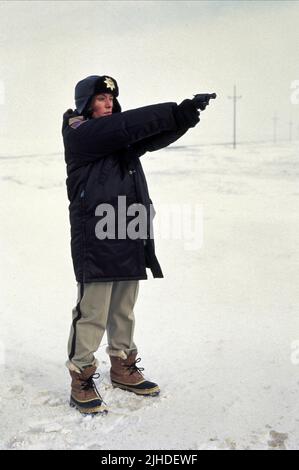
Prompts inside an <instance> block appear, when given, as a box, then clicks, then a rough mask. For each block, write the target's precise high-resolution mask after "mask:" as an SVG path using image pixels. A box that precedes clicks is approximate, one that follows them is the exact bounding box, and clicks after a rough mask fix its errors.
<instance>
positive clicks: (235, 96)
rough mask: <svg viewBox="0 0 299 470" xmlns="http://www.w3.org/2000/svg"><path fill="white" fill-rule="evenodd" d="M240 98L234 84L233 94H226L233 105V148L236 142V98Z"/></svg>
mask: <svg viewBox="0 0 299 470" xmlns="http://www.w3.org/2000/svg"><path fill="white" fill-rule="evenodd" d="M240 98H242V96H241V95H240V96H237V92H236V85H234V96H228V99H230V100H233V106H234V143H233V145H234V149H235V148H236V142H237V138H236V133H237V131H236V127H237V100H238V99H240Z"/></svg>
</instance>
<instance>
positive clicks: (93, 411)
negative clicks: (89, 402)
mask: <svg viewBox="0 0 299 470" xmlns="http://www.w3.org/2000/svg"><path fill="white" fill-rule="evenodd" d="M70 407H71V408H76V409H77V410H78V411H80V413H81V414H83V415H97V414H102V415H105V414H107V413H108V409H107V408H106V407H105V406H104V405H103V406H96V407H94V408H81V407H80V406H79V405H77V403H75V402H74V401H73V400H72V399H70Z"/></svg>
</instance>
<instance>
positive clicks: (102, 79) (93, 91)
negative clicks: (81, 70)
mask: <svg viewBox="0 0 299 470" xmlns="http://www.w3.org/2000/svg"><path fill="white" fill-rule="evenodd" d="M100 93H111V94H112V95H113V96H114V104H113V109H112V112H113V113H120V112H121V106H120V104H119V102H118V100H117V99H116V97H117V96H118V94H119V89H118V84H117V81H116V80H115V79H114V78H112V77H110V76H109V75H102V76H100V75H90V76H89V77H86V78H84V79H83V80H80V82H78V83H77V85H76V87H75V103H76V109H77V111H78V113H79V114H82V115H84V116H88V115H89V114H90V110H89V106H90V104H91V100H92V98H93V96H94V95H97V94H100Z"/></svg>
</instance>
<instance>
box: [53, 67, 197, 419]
mask: <svg viewBox="0 0 299 470" xmlns="http://www.w3.org/2000/svg"><path fill="white" fill-rule="evenodd" d="M118 95H119V89H118V84H117V82H116V80H115V79H114V78H112V77H110V76H108V75H103V76H98V75H92V76H89V77H87V78H85V79H83V80H81V81H80V82H79V83H77V85H76V87H75V103H76V109H75V110H74V111H73V110H72V109H69V110H67V111H66V112H65V113H64V116H63V126H62V134H63V141H64V147H65V161H66V165H67V180H66V185H67V193H68V198H69V201H70V204H69V214H70V225H71V252H72V259H73V266H74V272H75V276H76V281H77V287H78V299H77V305H76V306H75V307H74V309H73V322H72V326H71V331H70V336H69V341H68V357H69V360H68V361H67V367H68V368H69V371H70V375H71V378H72V385H71V399H70V404H71V406H74V407H76V408H77V409H78V410H79V411H80V412H82V413H100V412H107V407H106V406H105V404H104V403H103V400H102V397H101V395H100V394H99V392H98V391H97V389H96V387H95V384H94V378H96V377H97V376H98V374H97V375H95V371H96V369H97V366H98V363H97V360H96V359H95V357H94V352H95V351H97V349H98V348H99V346H100V343H101V340H102V337H103V335H104V332H105V331H107V338H108V347H107V349H106V351H107V353H108V354H109V357H110V361H111V369H110V376H111V382H112V385H113V386H114V387H118V388H121V389H124V390H129V391H131V392H134V393H136V394H138V395H149V396H156V395H158V394H159V392H160V389H159V386H158V385H157V384H156V383H153V382H151V381H149V380H146V379H145V378H144V376H143V374H142V370H143V368H139V367H138V366H137V363H138V362H139V361H140V358H138V359H136V357H137V346H136V344H135V343H134V338H133V335H134V325H135V318H134V305H135V302H136V299H137V296H138V291H139V281H140V280H141V279H147V273H146V268H149V269H150V270H151V272H152V275H153V277H157V278H162V277H163V273H162V270H161V267H160V264H159V262H158V260H157V257H156V254H155V245H154V239H153V230H152V218H153V215H154V210H153V206H152V201H151V199H150V197H149V193H148V187H147V183H146V179H145V175H144V173H143V169H142V166H141V163H140V157H141V156H142V155H144V154H145V153H146V152H147V151H155V150H158V149H160V148H163V147H166V146H167V145H169V144H170V143H172V142H174V141H176V140H177V139H179V138H180V137H181V136H182V135H183V134H185V132H186V131H187V130H188V129H189V128H190V127H194V126H195V125H196V124H197V123H198V122H199V111H198V110H197V109H196V107H195V105H194V103H193V102H192V101H191V100H189V99H187V100H184V101H183V102H182V103H181V104H180V105H177V104H176V103H173V102H168V103H160V104H155V105H150V106H144V107H141V108H137V109H132V110H129V111H125V112H121V106H120V104H119V102H118V100H117V97H118ZM120 201H121V204H122V205H124V208H125V211H122V213H121V211H120ZM134 205H135V206H134ZM136 205H137V206H136ZM103 207H104V208H106V209H107V207H108V209H107V210H106V212H107V211H108V212H109V211H110V208H112V214H113V217H112V218H111V217H110V219H109V218H108V219H107V220H106V219H105V218H100V216H102V215H103V213H104V212H105V211H104V210H103ZM130 207H138V208H141V207H143V208H144V212H143V215H145V218H143V219H140V221H141V225H143V227H142V228H143V231H142V233H141V234H138V233H137V237H136V235H135V236H134V237H132V236H129V230H126V228H127V229H129V225H130V223H132V222H133V221H134V220H133V217H132V213H131V212H130V211H129V210H128V209H129V208H130ZM129 214H131V215H129ZM104 222H105V223H104ZM111 222H112V228H111ZM143 222H144V223H143ZM105 225H106V226H109V228H108V230H107V231H106V236H105V230H103V228H104V227H105ZM137 225H138V224H137ZM120 226H121V233H119V230H117V229H119V227H120ZM144 227H145V228H144ZM124 228H125V230H124ZM99 232H100V233H99ZM130 233H131V232H130ZM111 235H113V236H111Z"/></svg>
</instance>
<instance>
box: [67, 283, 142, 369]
mask: <svg viewBox="0 0 299 470" xmlns="http://www.w3.org/2000/svg"><path fill="white" fill-rule="evenodd" d="M77 286H78V299H77V305H76V307H74V308H73V311H72V314H73V322H72V326H71V331H70V336H69V341H68V356H69V361H70V362H71V363H72V364H74V365H75V366H76V367H78V368H79V369H81V370H82V369H83V368H84V367H87V366H90V365H92V364H94V362H95V357H94V355H93V353H94V352H96V351H97V350H98V348H99V346H100V343H101V340H102V337H103V335H104V333H105V330H107V338H108V347H109V348H110V349H112V350H122V351H124V352H125V353H126V354H130V352H132V351H134V350H137V347H136V345H135V343H134V341H133V334H134V326H135V317H134V311H133V309H134V305H135V302H136V300H137V295H138V291H139V281H112V282H91V283H84V284H81V283H78V284H77Z"/></svg>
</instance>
